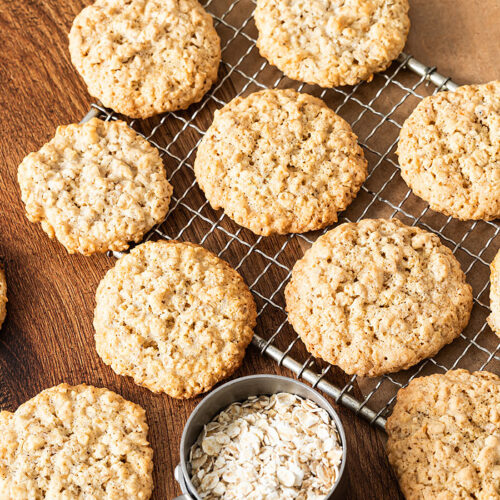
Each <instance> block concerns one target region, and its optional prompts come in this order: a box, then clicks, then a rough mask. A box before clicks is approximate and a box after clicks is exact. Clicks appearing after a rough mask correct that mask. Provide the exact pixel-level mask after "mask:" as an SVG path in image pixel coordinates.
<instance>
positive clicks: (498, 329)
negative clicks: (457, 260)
mask: <svg viewBox="0 0 500 500" xmlns="http://www.w3.org/2000/svg"><path fill="white" fill-rule="evenodd" d="M490 268H491V276H490V309H491V314H490V315H489V316H488V323H489V325H490V327H491V329H492V330H493V331H494V332H495V333H496V334H497V335H498V336H499V337H500V250H499V251H498V252H497V254H496V256H495V258H494V259H493V262H492V263H491V266H490Z"/></svg>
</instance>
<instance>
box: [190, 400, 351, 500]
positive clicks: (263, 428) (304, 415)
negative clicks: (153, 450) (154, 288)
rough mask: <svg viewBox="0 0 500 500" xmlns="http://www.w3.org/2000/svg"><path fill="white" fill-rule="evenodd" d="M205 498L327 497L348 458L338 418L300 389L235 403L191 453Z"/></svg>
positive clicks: (197, 485)
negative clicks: (299, 392)
mask: <svg viewBox="0 0 500 500" xmlns="http://www.w3.org/2000/svg"><path fill="white" fill-rule="evenodd" d="M189 460H190V464H191V467H192V471H191V479H192V483H193V485H194V487H195V488H196V489H197V491H198V494H199V495H200V496H201V497H202V498H204V499H215V498H223V499H226V500H230V499H241V498H242V497H245V498H246V499H247V500H258V499H266V500H271V499H276V500H278V499H280V500H281V499H283V500H285V499H286V500H287V499H300V500H306V499H307V500H313V499H320V498H324V497H325V496H326V494H327V493H328V492H329V491H330V490H331V488H332V487H333V485H334V483H335V480H336V479H337V477H338V474H339V467H340V464H341V461H342V446H341V444H340V440H339V436H338V433H337V428H336V426H335V423H334V422H333V421H332V419H331V417H330V416H329V415H328V413H327V412H326V411H325V410H324V409H322V408H320V407H319V406H318V405H317V404H316V403H314V402H313V401H310V400H307V399H303V398H300V397H299V396H296V395H294V394H289V393H278V394H274V395H272V396H258V397H257V396H254V397H251V398H249V399H248V400H246V401H244V402H238V403H233V404H232V405H230V406H229V407H228V408H227V409H225V410H224V411H222V412H221V413H219V414H218V415H217V416H216V417H215V419H214V420H213V421H212V422H210V423H209V424H207V425H206V426H205V428H204V430H203V432H202V433H201V434H200V436H199V438H198V440H197V441H196V443H195V444H194V445H193V447H192V448H191V451H190V455H189Z"/></svg>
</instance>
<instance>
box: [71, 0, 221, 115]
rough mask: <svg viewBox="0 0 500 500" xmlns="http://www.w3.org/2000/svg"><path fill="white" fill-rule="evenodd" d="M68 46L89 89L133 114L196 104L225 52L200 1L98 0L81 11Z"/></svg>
mask: <svg viewBox="0 0 500 500" xmlns="http://www.w3.org/2000/svg"><path fill="white" fill-rule="evenodd" d="M69 50H70V54H71V61H72V62H73V65H74V66H75V67H76V69H77V70H78V72H79V73H80V75H81V76H82V77H83V79H84V80H85V83H86V84H87V87H88V90H89V93H90V94H91V95H92V96H94V97H97V98H98V99H99V100H100V101H101V102H102V103H103V104H104V105H105V106H107V107H109V108H112V109H114V110H115V111H117V112H119V113H123V114H125V115H127V116H131V117H134V118H146V117H148V116H152V115H154V114H157V113H163V112H164V111H173V110H177V109H185V108H187V107H188V106H189V105H190V104H191V103H194V102H198V101H199V100H200V99H201V98H202V97H203V95H204V94H205V93H206V92H207V91H208V89H209V88H210V87H211V86H212V83H213V82H214V81H215V80H216V79H217V69H218V66H219V62H220V55H221V51H220V40H219V37H218V35H217V32H216V31H215V29H214V27H213V22H212V18H211V17H210V16H209V15H208V14H207V13H206V12H205V11H204V10H203V8H202V7H201V5H200V4H199V3H198V2H197V0H97V1H96V2H95V3H94V4H93V5H91V6H89V7H86V8H85V9H83V10H82V11H81V12H80V14H78V16H76V18H75V20H74V22H73V26H72V28H71V31H70V34H69Z"/></svg>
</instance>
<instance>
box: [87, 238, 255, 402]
mask: <svg viewBox="0 0 500 500" xmlns="http://www.w3.org/2000/svg"><path fill="white" fill-rule="evenodd" d="M96 303H97V305H96V308H95V313H94V327H95V341H96V347H97V352H98V353H99V355H100V356H101V358H102V359H103V361H104V362H105V363H106V364H108V365H110V366H111V368H113V370H114V371H115V372H116V373H118V374H120V375H129V376H131V377H133V379H134V381H135V382H136V383H137V384H139V385H142V386H144V387H147V388H148V389H150V390H151V391H154V392H165V393H167V394H168V395H170V396H173V397H176V398H189V397H193V396H195V395H197V394H200V393H202V392H206V391H208V390H209V389H211V387H212V386H214V385H215V384H216V383H217V382H219V381H221V380H222V379H224V378H226V377H228V376H229V375H231V374H232V373H233V372H234V371H235V370H236V369H237V368H238V367H239V366H240V365H241V362H242V360H243V356H244V355H245V349H246V347H247V346H248V344H249V343H250V341H251V339H252V336H253V327H254V326H255V320H256V308H255V302H254V300H253V297H252V295H251V293H250V290H249V289H248V287H247V285H246V284H245V283H244V281H243V279H242V278H241V276H240V275H239V274H238V273H237V272H236V271H235V270H233V269H232V268H231V267H230V266H229V264H227V263H226V262H224V261H223V260H221V259H219V258H218V257H217V256H215V255H214V254H212V253H211V252H209V251H208V250H205V249H204V248H203V247H201V246H199V245H194V244H191V243H180V242H175V241H170V242H167V241H157V242H147V243H143V244H142V245H139V246H137V247H136V248H134V249H133V250H132V251H131V252H130V253H129V254H128V255H125V256H124V257H122V258H121V259H120V260H119V261H118V262H117V263H116V265H115V267H113V268H112V269H110V270H109V271H108V272H107V274H106V275H105V277H104V278H103V280H102V281H101V283H100V284H99V287H98V289H97V295H96Z"/></svg>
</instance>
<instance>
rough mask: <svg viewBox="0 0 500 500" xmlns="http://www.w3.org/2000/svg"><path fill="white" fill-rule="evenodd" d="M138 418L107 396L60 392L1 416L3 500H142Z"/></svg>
mask: <svg viewBox="0 0 500 500" xmlns="http://www.w3.org/2000/svg"><path fill="white" fill-rule="evenodd" d="M147 433H148V424H147V423H146V414H145V412H144V410H143V409H142V408H141V407H140V406H139V405H136V404H134V403H131V402H130V401H127V400H125V399H123V398H122V397H121V396H119V395H118V394H115V393H114V392H111V391H109V390H107V389H98V388H96V387H92V386H89V385H77V386H74V387H73V386H69V385H67V384H61V385H58V386H56V387H52V388H50V389H47V390H45V391H43V392H41V393H40V394H38V395H37V396H35V397H34V398H32V399H30V400H29V401H27V402H26V403H24V404H22V405H21V406H20V407H19V408H18V409H17V410H16V411H15V412H14V413H10V412H8V411H2V412H0V497H1V498H2V499H12V500H14V499H16V500H29V499H42V498H46V499H54V500H56V499H61V500H62V499H65V500H72V499H75V500H77V499H83V498H89V499H90V498H102V499H104V498H106V499H113V500H115V499H116V500H121V499H123V500H129V499H131V498H134V499H143V500H147V499H148V498H150V496H151V492H152V490H153V478H152V473H153V450H152V449H151V447H150V446H149V443H148V441H147Z"/></svg>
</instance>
